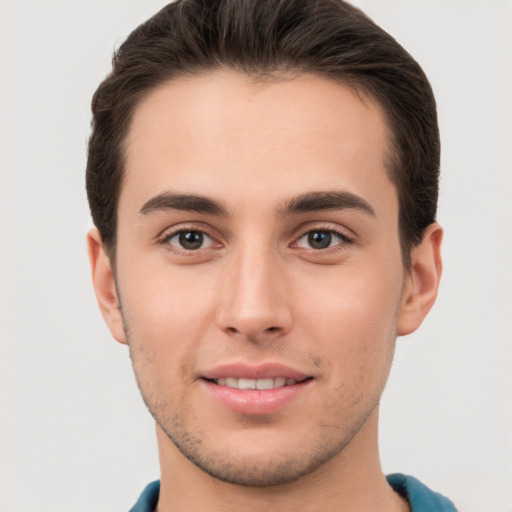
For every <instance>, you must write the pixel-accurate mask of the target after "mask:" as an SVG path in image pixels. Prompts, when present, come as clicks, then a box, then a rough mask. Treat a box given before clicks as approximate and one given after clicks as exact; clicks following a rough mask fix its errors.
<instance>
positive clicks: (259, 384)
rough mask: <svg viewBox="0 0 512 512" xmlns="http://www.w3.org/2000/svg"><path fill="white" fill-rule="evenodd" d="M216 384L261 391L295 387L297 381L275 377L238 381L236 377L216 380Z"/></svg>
mask: <svg viewBox="0 0 512 512" xmlns="http://www.w3.org/2000/svg"><path fill="white" fill-rule="evenodd" d="M215 382H216V383H217V384H218V385H219V386H227V387H228V388H236V389H260V390H263V389H274V388H282V387H283V386H293V385H294V384H297V381H296V380H295V379H287V378H285V377H275V378H274V379H272V378H268V379H243V378H241V379H237V378H235V377H225V378H224V377H221V378H220V379H216V380H215Z"/></svg>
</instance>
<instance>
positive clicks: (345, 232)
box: [293, 222, 357, 243]
mask: <svg viewBox="0 0 512 512" xmlns="http://www.w3.org/2000/svg"><path fill="white" fill-rule="evenodd" d="M312 231H324V232H328V233H333V234H335V235H337V236H339V237H340V238H342V239H343V240H344V241H345V242H346V243H354V242H356V241H357V235H356V234H355V233H354V232H353V231H352V230H350V229H348V228H346V227H341V226H339V225H338V224H334V223H330V222H321V223H318V222H308V223H307V224H303V225H301V226H300V227H299V228H298V229H297V230H296V235H295V236H294V242H293V243H296V242H297V241H298V240H299V239H301V238H302V237H304V236H305V235H307V234H309V233H311V232H312Z"/></svg>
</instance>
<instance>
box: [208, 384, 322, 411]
mask: <svg viewBox="0 0 512 512" xmlns="http://www.w3.org/2000/svg"><path fill="white" fill-rule="evenodd" d="M311 382H312V381H311V380H306V381H303V382H299V383H297V384H293V385H291V386H283V387H280V388H274V389H265V390H259V389H236V388H230V387H228V386H219V385H218V384H215V383H214V382H211V381H208V380H203V381H202V383H203V384H204V386H205V387H206V389H207V390H208V392H209V393H211V395H212V396H213V398H214V400H215V401H216V402H218V403H220V404H221V405H223V406H224V407H226V408H227V409H230V410H231V411H233V412H235V413H238V414H253V415H257V414H270V413H272V412H276V411H279V410H280V409H282V408H284V407H285V406H287V405H288V404H290V403H291V402H293V401H294V400H295V399H296V398H297V397H298V396H299V395H300V394H301V393H303V392H304V391H305V390H306V388H308V387H309V386H310V385H311Z"/></svg>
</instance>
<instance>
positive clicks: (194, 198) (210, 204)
mask: <svg viewBox="0 0 512 512" xmlns="http://www.w3.org/2000/svg"><path fill="white" fill-rule="evenodd" d="M166 210H181V211H186V212H196V213H208V214H210V215H217V216H220V217H227V216H228V212H227V209H226V208H225V207H224V206H223V205H222V204H221V203H220V202H218V201H215V200H214V199H210V198H208V197H204V196H199V195H194V194H171V193H168V192H164V193H163V194H158V195H157V196H155V197H152V198H151V199H150V200H149V201H147V202H146V203H144V206H143V207H142V208H141V209H140V212H139V213H140V214H141V215H148V214H150V213H155V212H159V211H166Z"/></svg>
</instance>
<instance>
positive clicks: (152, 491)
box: [130, 480, 160, 512]
mask: <svg viewBox="0 0 512 512" xmlns="http://www.w3.org/2000/svg"><path fill="white" fill-rule="evenodd" d="M159 495H160V480H157V481H156V482H152V483H150V484H148V485H147V486H146V488H145V489H144V490H143V491H142V494H141V495H140V497H139V499H138V500H137V503H135V505H134V506H133V507H132V508H131V509H130V512H153V511H154V510H155V509H156V505H157V503H158V496H159Z"/></svg>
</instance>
